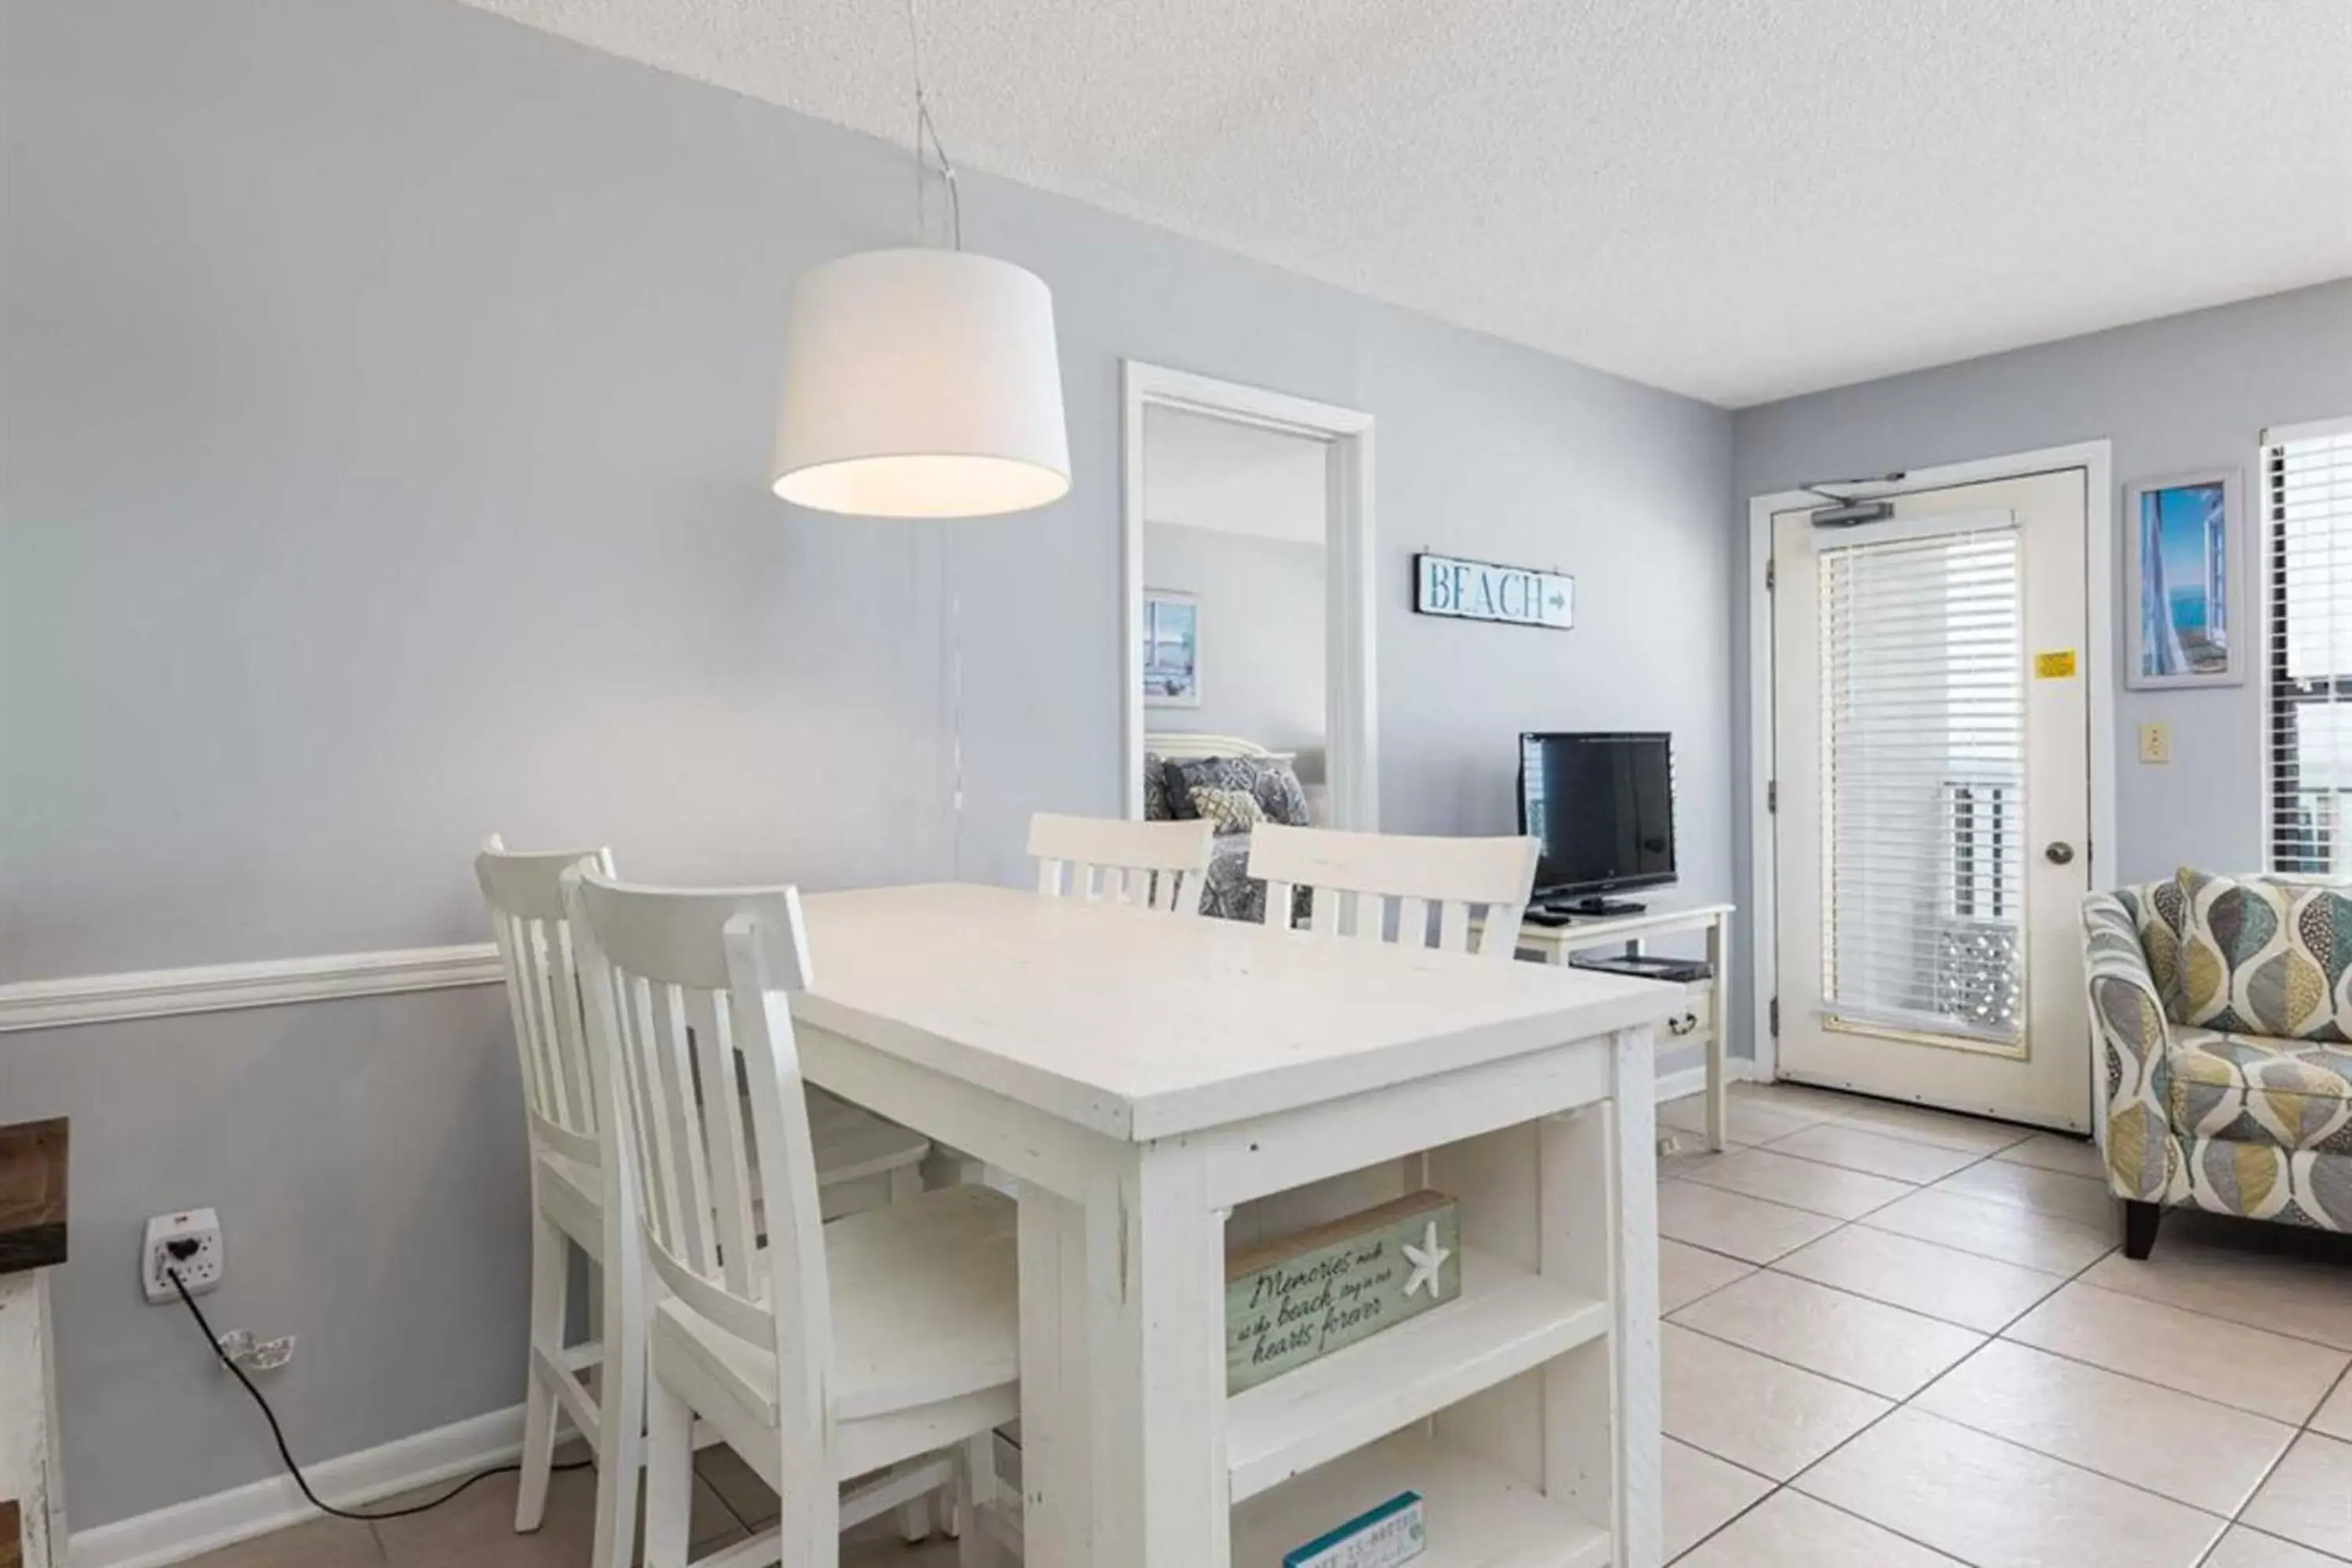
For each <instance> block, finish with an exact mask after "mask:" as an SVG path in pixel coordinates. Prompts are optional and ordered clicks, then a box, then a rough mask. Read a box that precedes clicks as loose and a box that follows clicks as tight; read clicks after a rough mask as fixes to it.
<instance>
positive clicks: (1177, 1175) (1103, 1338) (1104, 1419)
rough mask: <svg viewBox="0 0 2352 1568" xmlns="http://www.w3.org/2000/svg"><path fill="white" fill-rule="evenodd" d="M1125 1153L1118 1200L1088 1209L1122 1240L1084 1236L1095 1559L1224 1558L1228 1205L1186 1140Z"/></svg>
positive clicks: (1189, 1565) (1116, 1564)
mask: <svg viewBox="0 0 2352 1568" xmlns="http://www.w3.org/2000/svg"><path fill="white" fill-rule="evenodd" d="M1133 1162H1134V1163H1132V1165H1130V1167H1129V1175H1128V1177H1127V1178H1126V1179H1125V1180H1123V1181H1122V1182H1121V1184H1120V1191H1119V1194H1118V1203H1117V1204H1116V1205H1115V1206H1113V1207H1111V1208H1109V1209H1107V1210H1099V1211H1097V1213H1096V1215H1095V1216H1094V1217H1095V1219H1096V1221H1097V1225H1098V1226H1099V1225H1101V1224H1104V1223H1108V1224H1110V1225H1112V1226H1117V1227H1123V1229H1124V1232H1125V1245H1124V1247H1115V1246H1105V1247H1099V1248H1096V1247H1090V1248H1089V1252H1090V1254H1091V1255H1092V1256H1093V1257H1094V1258H1095V1260H1096V1266H1095V1267H1093V1268H1090V1269H1089V1271H1088V1272H1089V1276H1090V1279H1091V1282H1092V1289H1090V1291H1089V1300H1090V1301H1091V1304H1092V1308H1093V1310H1092V1313H1091V1321H1089V1323H1088V1327H1087V1332H1088V1339H1089V1342H1090V1346H1091V1349H1092V1351H1093V1356H1092V1364H1093V1369H1094V1378H1093V1382H1094V1438H1095V1463H1096V1467H1097V1468H1096V1480H1095V1504H1096V1511H1095V1552H1096V1555H1095V1557H1094V1560H1093V1563H1092V1564H1091V1565H1090V1568H1227V1564H1228V1563H1229V1562H1230V1560H1231V1557H1232V1542H1231V1539H1230V1536H1231V1526H1232V1519H1231V1502H1230V1496H1231V1494H1230V1491H1229V1489H1228V1486H1227V1480H1226V1473H1225V1408H1224V1407H1225V1390H1224V1381H1225V1357H1224V1215H1223V1214H1221V1213H1218V1212H1216V1211H1214V1210H1213V1209H1211V1208H1210V1207H1209V1205H1208V1187H1207V1179H1206V1177H1207V1172H1206V1168H1205V1165H1204V1163H1203V1162H1202V1157H1201V1155H1200V1153H1199V1152H1198V1151H1197V1150H1194V1149H1191V1148H1188V1147H1186V1146H1185V1145H1184V1143H1183V1142H1182V1141H1181V1140H1174V1141H1171V1142H1167V1143H1155V1144H1147V1145H1145V1146H1144V1147H1142V1148H1140V1149H1139V1150H1137V1151H1136V1152H1135V1154H1134V1156H1133ZM1100 1239H1103V1240H1106V1241H1108V1240H1115V1239H1116V1234H1115V1233H1114V1236H1113V1237H1102V1238H1100ZM1121 1258H1124V1263H1125V1267H1124V1268H1121V1267H1120V1260H1121Z"/></svg>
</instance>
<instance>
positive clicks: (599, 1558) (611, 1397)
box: [589, 1226, 693, 1568]
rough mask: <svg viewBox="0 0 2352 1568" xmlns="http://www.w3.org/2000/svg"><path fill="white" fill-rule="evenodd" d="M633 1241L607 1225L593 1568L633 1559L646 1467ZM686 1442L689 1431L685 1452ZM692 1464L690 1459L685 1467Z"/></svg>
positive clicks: (640, 1290) (626, 1565)
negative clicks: (641, 1478)
mask: <svg viewBox="0 0 2352 1568" xmlns="http://www.w3.org/2000/svg"><path fill="white" fill-rule="evenodd" d="M634 1239H635V1231H634V1229H633V1228H631V1227H623V1226H612V1227H609V1228H608V1232H607V1235H606V1239H605V1247H606V1254H605V1255H606V1256H607V1257H610V1258H616V1259H618V1261H616V1262H615V1263H614V1266H613V1267H611V1268H602V1269H599V1270H597V1284H598V1285H600V1286H601V1287H602V1289H601V1290H600V1291H599V1292H598V1295H597V1297H596V1306H597V1316H598V1318H599V1319H600V1320H601V1322H602V1327H603V1333H602V1335H601V1342H602V1343H603V1345H604V1360H603V1362H602V1363H600V1364H599V1367H598V1371H597V1382H596V1387H597V1399H596V1425H597V1426H598V1427H599V1428H600V1429H601V1441H602V1451H601V1452H599V1453H598V1454H597V1456H596V1536H595V1545H594V1553H595V1554H594V1555H593V1557H591V1558H590V1559H589V1563H590V1565H591V1568H631V1564H632V1563H634V1562H635V1552H636V1544H637V1479H638V1476H639V1474H640V1472H641V1471H642V1470H643V1468H644V1467H645V1462H646V1312H645V1285H644V1281H645V1271H644V1268H643V1267H642V1266H641V1264H640V1263H639V1261H638V1258H637V1255H636V1252H635V1247H633V1246H632V1245H631V1243H632V1242H633V1241H634ZM692 1441H693V1439H692V1436H691V1435H690V1433H689V1436H688V1453H689V1455H690V1454H691V1452H692V1447H691V1445H692ZM692 1463H693V1461H692V1459H691V1458H688V1467H689V1468H691V1466H692Z"/></svg>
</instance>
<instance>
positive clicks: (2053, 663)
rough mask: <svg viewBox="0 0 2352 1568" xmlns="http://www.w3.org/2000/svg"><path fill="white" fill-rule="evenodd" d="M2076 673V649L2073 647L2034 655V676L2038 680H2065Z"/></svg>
mask: <svg viewBox="0 0 2352 1568" xmlns="http://www.w3.org/2000/svg"><path fill="white" fill-rule="evenodd" d="M2073 674H2074V649H2073V648H2071V647H2062V648H2059V649H2056V650H2055V651H2053V652H2051V653H2037V654H2035V655H2034V656H2033V676H2034V679H2037V680H2063V679H2066V678H2067V677H2069V676H2071V675H2073Z"/></svg>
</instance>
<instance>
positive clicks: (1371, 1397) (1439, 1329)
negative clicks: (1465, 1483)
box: [1225, 1247, 1611, 1568]
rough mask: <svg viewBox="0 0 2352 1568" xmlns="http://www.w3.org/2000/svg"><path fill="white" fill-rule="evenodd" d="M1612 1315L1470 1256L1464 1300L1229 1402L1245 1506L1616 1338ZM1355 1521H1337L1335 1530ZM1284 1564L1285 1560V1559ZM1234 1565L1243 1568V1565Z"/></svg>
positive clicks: (1230, 1444)
mask: <svg viewBox="0 0 2352 1568" xmlns="http://www.w3.org/2000/svg"><path fill="white" fill-rule="evenodd" d="M1610 1316H1611V1314H1610V1309H1609V1304H1608V1303H1607V1302H1605V1301H1596V1300H1591V1298H1589V1297H1584V1296H1580V1295H1577V1294H1576V1293H1575V1292H1574V1291H1572V1290H1570V1289H1567V1288H1566V1287H1564V1286H1562V1285H1561V1284H1559V1282H1558V1281H1557V1280H1551V1279H1544V1278H1543V1277H1542V1276H1541V1275H1538V1274H1536V1273H1534V1272H1533V1271H1531V1270H1529V1269H1527V1268H1520V1267H1518V1266H1517V1265H1516V1264H1513V1263H1509V1262H1506V1261H1505V1260H1503V1259H1502V1258H1496V1257H1495V1256H1493V1255H1492V1254H1490V1253H1484V1252H1480V1251H1479V1250H1477V1249H1476V1248H1475V1247H1465V1248H1464V1249H1463V1253H1462V1293H1461V1294H1460V1295H1459V1296H1457V1297H1456V1298H1454V1300H1451V1301H1448V1302H1447V1303H1445V1305H1444V1306H1442V1307H1437V1308H1433V1309H1432V1310H1429V1311H1426V1312H1423V1314H1422V1315H1421V1316H1419V1317H1417V1318H1413V1319H1412V1320H1410V1321H1406V1322H1403V1323H1400V1324H1398V1325H1397V1326H1396V1327H1395V1328H1393V1329H1390V1330H1388V1331H1385V1332H1383V1333H1379V1334H1375V1335H1373V1336H1372V1337H1371V1338H1370V1339H1368V1340H1362V1341H1360V1342H1357V1343H1355V1344H1352V1345H1349V1346H1348V1347H1347V1348H1346V1349H1345V1350H1339V1351H1334V1352H1332V1353H1331V1354H1329V1355H1327V1356H1325V1357H1324V1358H1323V1359H1322V1360H1320V1361H1316V1362H1310V1363H1307V1365H1305V1366H1302V1367H1299V1368H1297V1370H1296V1371H1293V1372H1287V1373H1284V1374H1283V1375H1281V1376H1280V1377H1277V1378H1275V1379H1273V1380H1272V1381H1270V1382H1266V1383H1262V1384H1258V1385H1257V1386H1256V1387H1255V1388H1252V1389H1247V1390H1244V1392H1243V1393H1240V1394H1235V1395H1234V1396H1233V1398H1231V1399H1230V1400H1228V1401H1227V1402H1226V1404H1225V1466H1226V1469H1227V1471H1228V1473H1229V1475H1230V1477H1231V1486H1232V1489H1233V1500H1234V1502H1235V1503H1241V1502H1243V1501H1244V1500H1248V1499H1250V1498H1254V1497H1255V1496H1257V1495H1258V1494H1259V1493H1261V1492H1264V1491H1265V1490H1267V1489H1270V1488H1273V1487H1277V1486H1281V1485H1283V1484H1284V1483H1285V1482H1286V1481H1288V1480H1290V1479H1291V1478H1292V1477H1294V1476H1297V1475H1299V1474H1300V1473H1301V1472H1304V1471H1307V1470H1311V1469H1313V1468H1315V1467H1317V1466H1318V1465H1323V1464H1326V1463H1328V1462H1329V1461H1331V1460H1334V1459H1336V1458H1339V1456H1341V1455H1344V1454H1347V1453H1348V1452H1349V1451H1350V1450H1352V1449H1356V1448H1360V1447H1363V1446H1364V1445H1366V1444H1369V1443H1376V1442H1378V1441H1380V1440H1381V1438H1383V1437H1386V1436H1388V1435H1389V1434H1391V1433H1392V1432H1395V1431H1397V1430H1398V1429H1399V1428H1400V1427H1402V1426H1408V1425H1410V1424H1411V1423H1412V1422H1415V1421H1418V1420H1420V1419H1422V1418H1423V1416H1426V1415H1434V1414H1435V1413H1436V1412H1438V1411H1440V1410H1443V1409H1444V1408H1445V1407H1446V1406H1447V1405H1454V1404H1458V1403H1460V1402H1461V1401H1463V1400H1465V1399H1467V1398H1469V1397H1470V1396H1471V1395H1472V1394H1479V1393H1483V1392H1484V1391H1486V1389H1489V1388H1492V1387H1494V1386H1495V1385H1496V1384H1500V1383H1504V1382H1507V1381H1508V1380H1509V1379H1511V1378H1514V1377H1517V1376H1518V1375H1519V1374H1520V1373H1524V1372H1527V1371H1528V1370H1530V1369H1531V1368H1534V1367H1537V1366H1540V1365H1542V1364H1543V1363H1545V1362H1548V1361H1550V1360H1551V1359H1553V1358H1554V1357H1556V1356H1559V1355H1563V1354H1565V1353H1566V1352H1570V1351H1571V1350H1574V1349H1575V1348H1577V1347H1578V1346H1579V1345H1581V1344H1584V1343H1587V1342H1590V1341H1592V1340H1595V1339H1598V1338H1600V1337H1601V1335H1603V1334H1605V1333H1607V1332H1608V1331H1609V1324H1610ZM1416 1489H1419V1488H1416ZM1373 1501H1374V1502H1378V1501H1380V1499H1378V1498H1375V1499H1373ZM1367 1506H1370V1505H1369V1504H1368V1505H1367ZM1349 1517H1351V1516H1350V1515H1349V1514H1347V1513H1339V1514H1337V1515H1334V1516H1332V1517H1330V1518H1328V1519H1327V1520H1325V1521H1324V1525H1323V1528H1324V1529H1326V1530H1328V1529H1329V1528H1330V1527H1331V1526H1332V1525H1334V1524H1337V1523H1339V1522H1340V1521H1344V1520H1346V1519H1348V1518H1349ZM1319 1533H1320V1531H1310V1532H1309V1533H1308V1534H1307V1535H1304V1536H1301V1537H1300V1538H1299V1539H1298V1540H1297V1541H1294V1542H1290V1543H1289V1547H1296V1546H1299V1545H1302V1544H1304V1543H1305V1542H1307V1541H1308V1540H1310V1539H1312V1538H1313V1536H1314V1535H1316V1534H1319ZM1289 1547H1285V1548H1284V1550H1285V1551H1287V1550H1289ZM1280 1560H1281V1553H1280V1552H1276V1554H1275V1558H1274V1561H1275V1562H1276V1563H1279V1562H1280ZM1234 1561H1235V1568H1240V1564H1241V1562H1242V1560H1241V1559H1240V1558H1238V1557H1237V1558H1236V1559H1235V1560H1234Z"/></svg>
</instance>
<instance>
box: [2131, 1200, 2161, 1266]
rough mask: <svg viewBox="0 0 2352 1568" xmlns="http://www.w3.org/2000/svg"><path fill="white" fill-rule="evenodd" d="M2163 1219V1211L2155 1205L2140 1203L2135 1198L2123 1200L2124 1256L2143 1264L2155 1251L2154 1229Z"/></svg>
mask: <svg viewBox="0 0 2352 1568" xmlns="http://www.w3.org/2000/svg"><path fill="white" fill-rule="evenodd" d="M2163 1218H2164V1210H2163V1208H2162V1207H2161V1206H2159V1205H2156V1204H2147V1203H2141V1202H2139V1201H2138V1200H2137V1199H2136V1198H2126V1199H2125V1200H2124V1256H2125V1257H2126V1258H2130V1259H2131V1260H2132V1261H2133V1262H2135V1263H2140V1262H2145V1261H2146V1260H2147V1255H2148V1254H2149V1253H2150V1252H2152V1251H2154V1250H2155V1249H2156V1227H2157V1226H2158V1224H2159V1223H2161V1222H2162V1220H2163Z"/></svg>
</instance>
